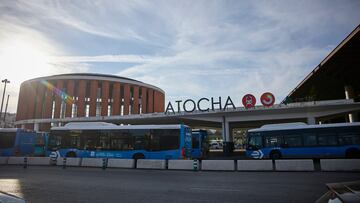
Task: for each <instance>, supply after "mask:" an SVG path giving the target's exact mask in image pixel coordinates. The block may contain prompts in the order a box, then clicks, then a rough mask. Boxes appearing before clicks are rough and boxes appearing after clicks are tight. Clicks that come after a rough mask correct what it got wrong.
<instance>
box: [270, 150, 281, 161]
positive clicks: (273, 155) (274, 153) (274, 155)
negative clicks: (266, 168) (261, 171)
mask: <svg viewBox="0 0 360 203" xmlns="http://www.w3.org/2000/svg"><path fill="white" fill-rule="evenodd" d="M280 158H281V153H280V152H279V151H272V152H271V153H270V159H280Z"/></svg>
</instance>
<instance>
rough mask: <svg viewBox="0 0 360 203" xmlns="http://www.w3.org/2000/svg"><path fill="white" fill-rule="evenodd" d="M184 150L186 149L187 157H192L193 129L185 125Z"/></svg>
mask: <svg viewBox="0 0 360 203" xmlns="http://www.w3.org/2000/svg"><path fill="white" fill-rule="evenodd" d="M184 150H185V157H186V158H190V157H191V150H192V133H191V129H190V128H188V127H185V143H184Z"/></svg>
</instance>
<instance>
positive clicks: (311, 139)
mask: <svg viewBox="0 0 360 203" xmlns="http://www.w3.org/2000/svg"><path fill="white" fill-rule="evenodd" d="M303 138H304V146H305V147H312V146H316V145H317V142H316V134H315V133H304V134H303Z"/></svg>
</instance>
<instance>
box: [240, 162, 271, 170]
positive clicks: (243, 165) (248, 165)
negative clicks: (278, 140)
mask: <svg viewBox="0 0 360 203" xmlns="http://www.w3.org/2000/svg"><path fill="white" fill-rule="evenodd" d="M237 170H238V171H272V170H273V164H272V160H238V161H237Z"/></svg>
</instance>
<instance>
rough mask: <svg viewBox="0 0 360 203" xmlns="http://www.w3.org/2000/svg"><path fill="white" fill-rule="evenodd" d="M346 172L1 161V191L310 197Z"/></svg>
mask: <svg viewBox="0 0 360 203" xmlns="http://www.w3.org/2000/svg"><path fill="white" fill-rule="evenodd" d="M354 180H360V173H345V172H206V171H199V172H194V171H170V170H139V169H106V170H102V169H100V168H80V167H79V168H70V167H68V168H66V169H62V168H61V167H56V166H48V167H46V166H43V167H40V166H29V167H28V168H27V169H23V168H22V167H21V166H0V191H3V192H6V193H9V194H13V195H17V196H20V197H22V198H24V199H25V200H26V202H30V203H32V202H40V203H41V202H55V203H56V202H77V203H82V202H181V203H184V202H207V203H208V202H226V203H229V202H251V203H256V202H277V203H279V202H280V203H281V202H314V201H315V200H316V199H318V198H319V197H320V196H321V195H322V194H323V193H324V192H326V187H325V183H331V182H343V181H354Z"/></svg>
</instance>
